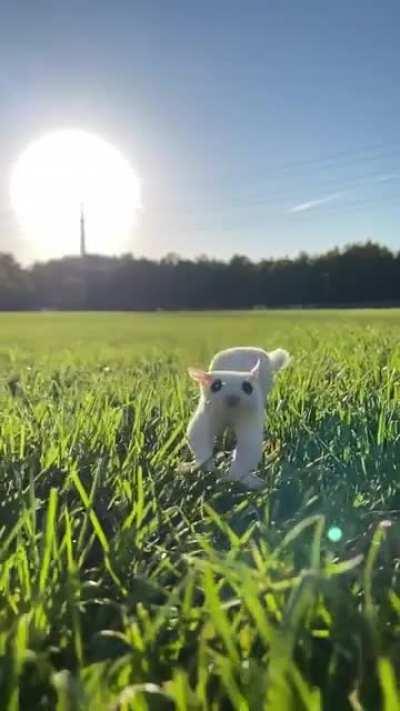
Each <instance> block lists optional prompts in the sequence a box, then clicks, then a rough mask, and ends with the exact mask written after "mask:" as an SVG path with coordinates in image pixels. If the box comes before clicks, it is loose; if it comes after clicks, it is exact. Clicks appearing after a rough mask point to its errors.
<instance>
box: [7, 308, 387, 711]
mask: <svg viewBox="0 0 400 711" xmlns="http://www.w3.org/2000/svg"><path fill="white" fill-rule="evenodd" d="M0 326H1V329H0V362H1V372H0V375H1V383H2V388H1V410H0V428H1V436H0V492H1V498H0V562H1V565H0V601H1V606H0V707H1V708H5V709H13V710H17V709H36V708H37V709H58V710H59V711H64V710H65V711H66V710H67V709H93V710H94V709H96V710H97V709H99V710H100V711H101V710H102V709H121V711H122V710H125V709H135V711H136V710H139V711H141V710H142V709H143V710H145V709H177V711H183V710H184V709H194V710H197V709H199V710H202V709H204V710H210V711H212V710H216V709H235V710H236V709H237V710H240V711H246V710H247V709H248V710H249V711H253V710H254V711H256V710H257V711H258V710H259V709H279V710H280V709H282V710H284V709H293V710H296V711H301V709H312V710H314V709H315V710H317V709H329V710H332V711H337V709H354V710H357V709H368V710H369V709H371V711H376V709H381V708H382V709H385V710H386V711H389V710H390V711H392V710H394V711H395V710H396V709H400V692H399V688H398V683H399V669H400V637H399V630H400V585H399V582H400V581H399V564H400V523H399V513H400V404H399V403H400V400H399V395H400V376H399V366H400V348H399V335H400V315H399V313H398V312H396V311H391V312H389V311H388V312H346V313H343V312H325V313H323V312H321V313H313V312H309V313H308V312H307V313H303V312H289V313H274V314H260V313H257V314H215V315H211V314H196V315H193V316H191V315H188V314H181V315H171V314H153V315H144V314H138V315H134V316H133V315H128V314H126V315H121V314H120V315H118V314H100V315H92V314H82V315H78V314H75V315H74V314H32V315H16V316H14V315H7V316H2V317H1V318H0ZM237 344H257V345H261V346H263V347H266V348H274V347H277V346H283V347H287V348H288V350H290V352H291V353H292V354H293V356H294V360H293V364H292V366H291V367H290V368H289V369H288V370H287V371H285V372H284V373H283V374H282V376H281V377H280V379H279V382H278V384H277V386H276V388H275V390H274V392H273V394H272V397H271V399H270V402H269V405H268V414H267V421H266V424H267V429H268V437H267V438H266V449H265V457H264V461H263V463H262V465H261V466H260V471H259V475H260V476H262V477H263V478H264V480H265V489H264V490H263V491H262V492H261V493H248V492H245V491H243V490H241V489H240V488H239V487H236V486H229V485H227V484H226V482H224V481H222V480H221V479H219V478H218V476H215V475H207V476H206V475H201V474H198V473H197V474H196V473H194V474H191V475H189V474H187V475H183V474H181V473H180V472H181V464H182V462H183V461H185V460H187V459H188V456H189V455H188V452H187V449H186V446H185V441H184V431H185V425H186V423H187V420H188V417H189V416H190V413H191V411H192V408H193V406H194V403H195V400H196V392H195V389H194V388H193V385H192V383H191V382H189V379H188V378H187V377H186V375H185V369H186V366H187V365H189V364H199V365H205V364H206V363H207V361H208V358H209V357H210V355H211V354H212V353H213V352H214V351H215V350H217V349H218V348H220V347H223V346H227V345H237ZM225 444H226V442H223V443H222V445H225ZM224 466H226V462H225V458H222V460H221V463H220V467H221V469H223V467H224ZM333 529H335V531H336V536H332V535H331V532H332V530H333ZM338 531H339V533H338ZM340 536H341V537H340ZM338 537H339V540H331V539H332V538H334V539H336V538H338Z"/></svg>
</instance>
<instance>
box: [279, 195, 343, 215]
mask: <svg viewBox="0 0 400 711" xmlns="http://www.w3.org/2000/svg"><path fill="white" fill-rule="evenodd" d="M342 195H343V193H331V194H330V195H326V196H325V197H323V198H318V199H317V200H308V201H307V202H300V203H299V204H298V205H294V206H293V207H291V208H290V209H289V212H306V210H313V209H314V208H315V207H319V206H320V205H325V203H327V202H332V200H337V198H339V197H341V196H342Z"/></svg>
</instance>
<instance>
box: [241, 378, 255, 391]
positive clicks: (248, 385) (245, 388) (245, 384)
mask: <svg viewBox="0 0 400 711" xmlns="http://www.w3.org/2000/svg"><path fill="white" fill-rule="evenodd" d="M242 390H243V392H244V393H246V395H251V393H252V392H253V386H252V384H251V383H249V381H248V380H244V381H243V383H242Z"/></svg>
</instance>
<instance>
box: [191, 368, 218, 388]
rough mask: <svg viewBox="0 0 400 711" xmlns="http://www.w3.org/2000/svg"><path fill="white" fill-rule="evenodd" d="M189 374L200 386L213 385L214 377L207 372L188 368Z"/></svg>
mask: <svg viewBox="0 0 400 711" xmlns="http://www.w3.org/2000/svg"><path fill="white" fill-rule="evenodd" d="M188 373H189V375H190V377H191V378H192V379H193V380H195V381H196V383H199V384H200V385H210V383H212V380H213V376H212V375H211V373H207V372H206V371H205V370H200V369H199V368H188Z"/></svg>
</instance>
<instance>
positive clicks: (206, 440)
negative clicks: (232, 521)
mask: <svg viewBox="0 0 400 711" xmlns="http://www.w3.org/2000/svg"><path fill="white" fill-rule="evenodd" d="M289 360H290V358H289V354H288V353H287V352H286V351H284V350H282V349H281V348H278V349H277V350H275V351H272V352H270V353H267V352H266V351H264V350H262V349H261V348H229V349H228V350H225V351H221V352H220V353H217V355H216V356H214V358H213V359H212V361H211V364H210V368H209V371H208V372H205V371H202V370H195V369H189V373H190V375H191V377H192V378H194V380H196V381H197V382H199V384H200V400H199V404H198V406H197V409H196V411H195V413H194V415H193V417H192V419H191V421H190V423H189V426H188V430H187V438H188V442H189V446H190V448H191V450H192V452H193V455H194V458H195V462H196V464H197V466H199V467H202V468H203V469H211V470H214V468H215V467H214V462H213V448H214V443H215V439H216V437H217V436H218V435H220V434H222V432H223V431H224V430H225V429H226V428H230V429H232V430H233V432H234V433H235V435H236V440H237V444H236V449H235V451H234V453H233V457H232V462H231V466H230V469H229V472H228V479H230V480H232V481H239V482H241V483H242V484H244V485H245V486H247V487H248V488H251V489H259V488H261V487H262V486H263V485H264V482H263V481H262V480H261V479H260V478H259V477H257V476H256V475H255V474H252V471H253V470H254V469H256V467H257V465H258V463H259V461H260V459H261V456H262V448H263V434H264V411H265V401H266V397H267V396H268V393H269V392H270V390H271V388H272V385H273V381H274V375H275V374H276V373H277V372H278V371H279V370H281V369H282V368H284V367H286V366H287V365H288V363H289ZM217 380H219V381H221V384H222V387H221V388H220V390H219V391H218V392H213V391H212V390H211V386H212V384H213V383H214V382H215V381H217ZM243 382H249V383H250V384H251V385H252V387H253V391H252V393H251V394H247V393H246V392H244V390H243V387H242V385H243ZM232 402H234V403H235V404H232ZM229 403H230V404H231V406H229Z"/></svg>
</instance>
